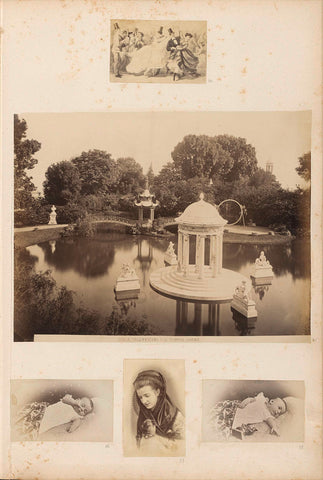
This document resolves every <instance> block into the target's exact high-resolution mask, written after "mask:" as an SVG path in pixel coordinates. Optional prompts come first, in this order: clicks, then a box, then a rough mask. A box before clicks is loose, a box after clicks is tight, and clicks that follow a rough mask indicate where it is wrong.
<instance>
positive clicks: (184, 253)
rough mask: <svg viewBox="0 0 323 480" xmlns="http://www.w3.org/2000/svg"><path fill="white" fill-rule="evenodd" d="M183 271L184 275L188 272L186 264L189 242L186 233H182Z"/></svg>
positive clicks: (187, 262) (187, 261)
mask: <svg viewBox="0 0 323 480" xmlns="http://www.w3.org/2000/svg"><path fill="white" fill-rule="evenodd" d="M183 237H184V238H183V272H184V276H185V277H186V276H187V273H188V264H189V254H190V249H189V248H190V247H189V246H190V243H189V235H188V233H184V234H183Z"/></svg>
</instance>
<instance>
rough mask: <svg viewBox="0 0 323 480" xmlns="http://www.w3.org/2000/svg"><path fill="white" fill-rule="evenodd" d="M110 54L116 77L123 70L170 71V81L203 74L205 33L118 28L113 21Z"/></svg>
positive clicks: (142, 72) (163, 73)
mask: <svg viewBox="0 0 323 480" xmlns="http://www.w3.org/2000/svg"><path fill="white" fill-rule="evenodd" d="M113 28H114V31H113V38H112V47H111V53H112V55H111V58H112V65H111V67H112V71H113V73H114V75H115V77H116V78H121V77H122V75H123V74H131V75H135V76H142V75H144V76H145V77H156V76H168V75H172V78H173V80H174V81H178V80H180V79H182V78H184V77H185V78H197V77H199V76H204V75H205V70H206V34H205V33H202V34H200V35H197V34H196V33H194V34H193V33H191V32H186V33H183V32H181V31H178V32H175V31H174V30H173V29H172V28H168V30H167V33H165V31H164V27H163V26H160V28H159V29H158V31H157V32H156V33H155V35H152V36H150V35H149V36H148V35H145V34H144V33H143V32H141V31H139V29H138V28H137V27H135V28H134V29H133V31H128V30H121V29H120V27H119V24H118V23H115V24H114V27H113Z"/></svg>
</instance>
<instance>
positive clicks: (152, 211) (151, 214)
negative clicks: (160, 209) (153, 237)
mask: <svg viewBox="0 0 323 480" xmlns="http://www.w3.org/2000/svg"><path fill="white" fill-rule="evenodd" d="M154 213H155V210H154V209H153V208H152V207H151V208H150V220H151V222H153V221H154Z"/></svg>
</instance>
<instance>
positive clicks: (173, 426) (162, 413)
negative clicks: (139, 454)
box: [133, 370, 184, 448]
mask: <svg viewBox="0 0 323 480" xmlns="http://www.w3.org/2000/svg"><path fill="white" fill-rule="evenodd" d="M133 385H134V388H135V398H136V402H137V405H138V407H139V414H138V420H137V435H136V438H137V445H138V446H141V442H142V440H143V439H149V438H151V437H156V438H157V437H159V438H160V439H161V443H162V444H163V446H164V447H165V448H170V445H171V444H174V442H175V441H176V440H181V439H183V437H184V417H183V414H182V413H181V412H180V411H179V409H178V408H177V407H176V406H175V405H174V404H173V402H172V401H171V399H170V398H169V396H168V395H167V393H166V381H165V379H164V377H163V375H162V374H161V373H160V372H157V371H156V370H145V371H143V372H140V373H139V375H138V376H137V378H136V380H135V381H134V384H133Z"/></svg>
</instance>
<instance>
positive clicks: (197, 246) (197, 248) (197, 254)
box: [195, 233, 201, 273]
mask: <svg viewBox="0 0 323 480" xmlns="http://www.w3.org/2000/svg"><path fill="white" fill-rule="evenodd" d="M195 238H196V242H195V273H199V269H200V267H199V265H200V244H201V236H200V235H199V234H198V233H197V234H196V236H195Z"/></svg>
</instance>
